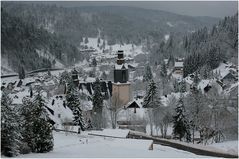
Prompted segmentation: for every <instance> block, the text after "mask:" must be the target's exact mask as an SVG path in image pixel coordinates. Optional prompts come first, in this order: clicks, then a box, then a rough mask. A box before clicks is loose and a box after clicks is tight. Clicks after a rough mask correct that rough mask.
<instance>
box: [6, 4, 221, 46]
mask: <svg viewBox="0 0 239 159" xmlns="http://www.w3.org/2000/svg"><path fill="white" fill-rule="evenodd" d="M2 6H3V8H4V9H6V10H7V11H8V12H9V13H11V14H12V15H15V16H18V17H21V18H23V19H24V20H25V21H29V22H32V23H34V24H35V25H37V26H43V28H45V29H47V30H48V31H50V32H54V33H56V34H58V35H61V36H63V37H64V38H66V39H67V40H68V41H70V42H72V43H75V44H79V43H80V41H81V40H82V37H96V36H97V35H98V33H99V31H100V32H101V37H104V38H107V40H108V42H109V44H115V43H120V42H121V43H135V44H139V43H141V41H142V40H144V39H145V38H148V37H150V38H154V39H162V38H163V37H164V35H165V34H168V33H170V32H176V33H178V34H180V35H182V34H184V33H186V32H191V31H194V30H196V29H199V28H201V27H204V26H212V25H213V24H215V23H217V22H218V21H219V19H218V18H210V17H190V16H183V15H177V14H173V13H169V12H164V11H158V10H147V9H140V8H133V7H116V6H109V7H99V6H97V7H93V6H91V7H69V8H64V7H57V6H56V5H45V4H30V3H8V2H3V3H2Z"/></svg>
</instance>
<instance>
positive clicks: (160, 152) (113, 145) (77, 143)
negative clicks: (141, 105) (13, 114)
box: [18, 132, 205, 158]
mask: <svg viewBox="0 0 239 159" xmlns="http://www.w3.org/2000/svg"><path fill="white" fill-rule="evenodd" d="M54 142H55V146H54V150H53V151H52V152H49V153H31V154H26V155H20V156H18V157H19V158H42V157H43V158H58V157H61V158H67V157H78V158H79V157H81V158H86V157H90V158H95V157H97V158H102V157H107V158H109V157H110V158H114V157H136V158H146V157H147V158H150V157H151V158H155V157H157V158H159V157H160V158H161V157H163V158H165V157H171V158H172V157H177V158H194V157H197V158H199V157H200V158H201V157H205V156H199V155H195V154H193V153H190V152H186V151H182V150H178V149H174V148H170V147H167V146H161V145H153V147H154V149H153V150H148V147H149V143H150V142H151V141H150V140H137V139H115V138H104V137H97V136H90V135H87V132H84V133H83V134H80V135H77V134H70V133H68V134H67V135H66V134H65V133H63V132H54Z"/></svg>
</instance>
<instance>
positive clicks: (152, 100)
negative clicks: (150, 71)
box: [143, 80, 160, 108]
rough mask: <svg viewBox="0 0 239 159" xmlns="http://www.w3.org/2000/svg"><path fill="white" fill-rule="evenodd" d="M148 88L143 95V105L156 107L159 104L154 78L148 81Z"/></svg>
mask: <svg viewBox="0 0 239 159" xmlns="http://www.w3.org/2000/svg"><path fill="white" fill-rule="evenodd" d="M148 87H149V89H148V91H147V93H146V96H145V97H144V101H143V107H144V108H157V107H158V106H159V104H160V101H159V98H158V92H157V86H156V83H155V82H154V80H151V81H150V83H149V86H148Z"/></svg>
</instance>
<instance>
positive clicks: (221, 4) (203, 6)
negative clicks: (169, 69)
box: [44, 1, 238, 17]
mask: <svg viewBox="0 0 239 159" xmlns="http://www.w3.org/2000/svg"><path fill="white" fill-rule="evenodd" d="M44 3H46V2H44ZM48 3H50V4H57V5H60V6H65V7H77V6H131V7H140V8H146V9H156V10H164V11H169V12H173V13H178V14H183V15H190V16H212V17H224V16H231V15H233V14H235V13H236V12H237V10H238V5H237V1H181V2H180V1H176V2H172V1H171V2H170V1H168V2H165V1H151V2H146V1H139V2H137V1H121V2H119V1H118V2H117V1H107V2H104V1H102V2H99V1H98V2H96V1H95V2H94V1H91V2H89V1H88V2H86V1H85V2H84V1H73V2H72V1H71V2H69V1H64V2H48Z"/></svg>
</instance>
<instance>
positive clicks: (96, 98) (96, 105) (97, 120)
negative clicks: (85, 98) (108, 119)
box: [92, 78, 103, 129]
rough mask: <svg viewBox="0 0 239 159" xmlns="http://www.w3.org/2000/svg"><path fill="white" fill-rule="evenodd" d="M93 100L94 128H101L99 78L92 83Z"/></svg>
mask: <svg viewBox="0 0 239 159" xmlns="http://www.w3.org/2000/svg"><path fill="white" fill-rule="evenodd" d="M92 101H93V112H94V115H93V125H94V126H95V127H96V128H98V129H99V128H101V124H102V110H103V96H102V94H101V84H100V80H99V79H98V78H97V79H96V82H95V83H94V94H93V97H92Z"/></svg>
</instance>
